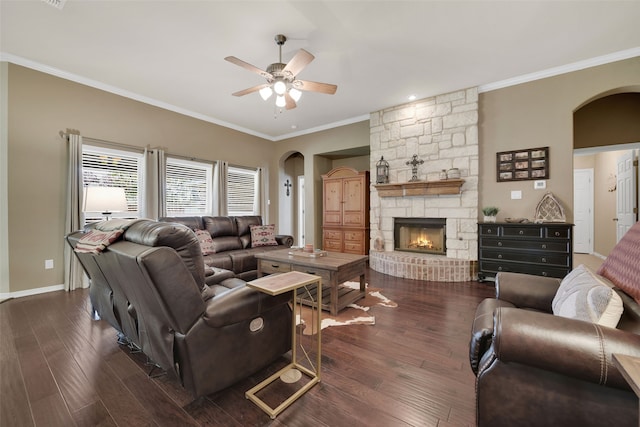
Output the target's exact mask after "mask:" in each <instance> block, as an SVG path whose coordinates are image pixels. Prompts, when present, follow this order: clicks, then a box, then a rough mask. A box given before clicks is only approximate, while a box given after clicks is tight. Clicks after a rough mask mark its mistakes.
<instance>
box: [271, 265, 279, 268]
mask: <svg viewBox="0 0 640 427" xmlns="http://www.w3.org/2000/svg"><path fill="white" fill-rule="evenodd" d="M271 267H273V268H280V265H279V264H271Z"/></svg>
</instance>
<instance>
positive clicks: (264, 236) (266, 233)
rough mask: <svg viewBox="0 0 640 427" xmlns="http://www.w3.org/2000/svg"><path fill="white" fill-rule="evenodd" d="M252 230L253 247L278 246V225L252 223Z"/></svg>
mask: <svg viewBox="0 0 640 427" xmlns="http://www.w3.org/2000/svg"><path fill="white" fill-rule="evenodd" d="M249 228H250V230H251V247H252V248H255V247H257V246H278V242H276V234H275V230H276V226H275V225H274V224H270V225H252V226H251V227H249Z"/></svg>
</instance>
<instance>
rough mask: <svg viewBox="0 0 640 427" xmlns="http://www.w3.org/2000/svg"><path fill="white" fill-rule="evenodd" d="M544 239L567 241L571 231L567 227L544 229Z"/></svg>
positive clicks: (548, 227)
mask: <svg viewBox="0 0 640 427" xmlns="http://www.w3.org/2000/svg"><path fill="white" fill-rule="evenodd" d="M546 237H548V238H550V239H568V238H570V237H571V229H570V228H568V227H554V226H547V227H546Z"/></svg>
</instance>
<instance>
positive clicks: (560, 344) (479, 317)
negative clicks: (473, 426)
mask: <svg viewBox="0 0 640 427" xmlns="http://www.w3.org/2000/svg"><path fill="white" fill-rule="evenodd" d="M639 260H640V223H636V225H634V226H633V227H632V229H631V230H630V231H629V232H628V233H627V234H626V235H625V236H624V237H623V239H622V240H621V241H620V242H619V243H618V245H616V247H615V248H614V249H613V250H612V252H611V253H610V254H609V256H608V257H607V259H606V260H605V261H604V263H603V265H602V267H600V269H599V270H598V274H600V275H602V276H604V277H606V278H607V279H609V280H610V281H611V282H613V283H614V285H615V286H617V288H616V289H615V290H616V292H617V293H618V295H620V297H621V299H622V302H623V306H624V311H623V314H622V317H621V319H620V321H619V322H618V325H617V327H616V328H610V327H604V326H600V325H597V324H595V323H591V322H586V321H582V320H575V319H570V318H565V317H559V316H554V315H553V314H552V309H551V303H552V301H553V298H554V296H555V294H556V291H557V289H558V287H559V285H560V283H561V279H556V278H548V277H540V276H532V275H526V274H519V273H499V274H498V275H497V276H496V283H495V285H496V297H495V298H488V299H485V300H484V301H482V302H481V303H480V304H479V305H478V307H477V310H476V315H475V320H474V323H473V326H472V334H471V342H470V354H469V356H470V361H471V368H472V370H473V372H474V373H475V374H476V417H477V418H476V420H477V425H478V426H492V427H500V426H519V427H520V426H581V427H582V426H603V425H615V426H637V425H638V418H639V417H638V398H637V397H636V395H635V394H634V393H633V391H632V390H631V388H630V387H629V385H628V384H627V382H626V381H625V379H624V378H623V376H622V374H621V373H620V372H619V371H618V369H617V367H616V366H615V364H614V361H613V359H612V355H613V354H616V353H617V354H624V355H631V356H635V357H640V335H639V334H640V305H638V303H637V302H636V301H635V300H634V299H633V298H632V297H631V296H630V295H629V293H631V294H633V293H635V292H636V291H637V292H638V293H639V294H640V262H639ZM619 288H623V289H625V290H626V291H627V292H629V293H627V292H625V291H623V290H622V289H619Z"/></svg>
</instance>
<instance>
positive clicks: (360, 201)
mask: <svg viewBox="0 0 640 427" xmlns="http://www.w3.org/2000/svg"><path fill="white" fill-rule="evenodd" d="M343 182H344V184H343V190H344V193H343V202H344V206H343V210H344V221H345V225H346V224H348V225H358V226H363V227H364V226H365V225H364V224H363V222H364V218H363V216H362V212H363V211H364V205H365V202H364V196H365V194H364V190H363V179H362V178H361V177H355V178H345V179H344V180H343ZM347 221H348V222H347Z"/></svg>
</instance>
